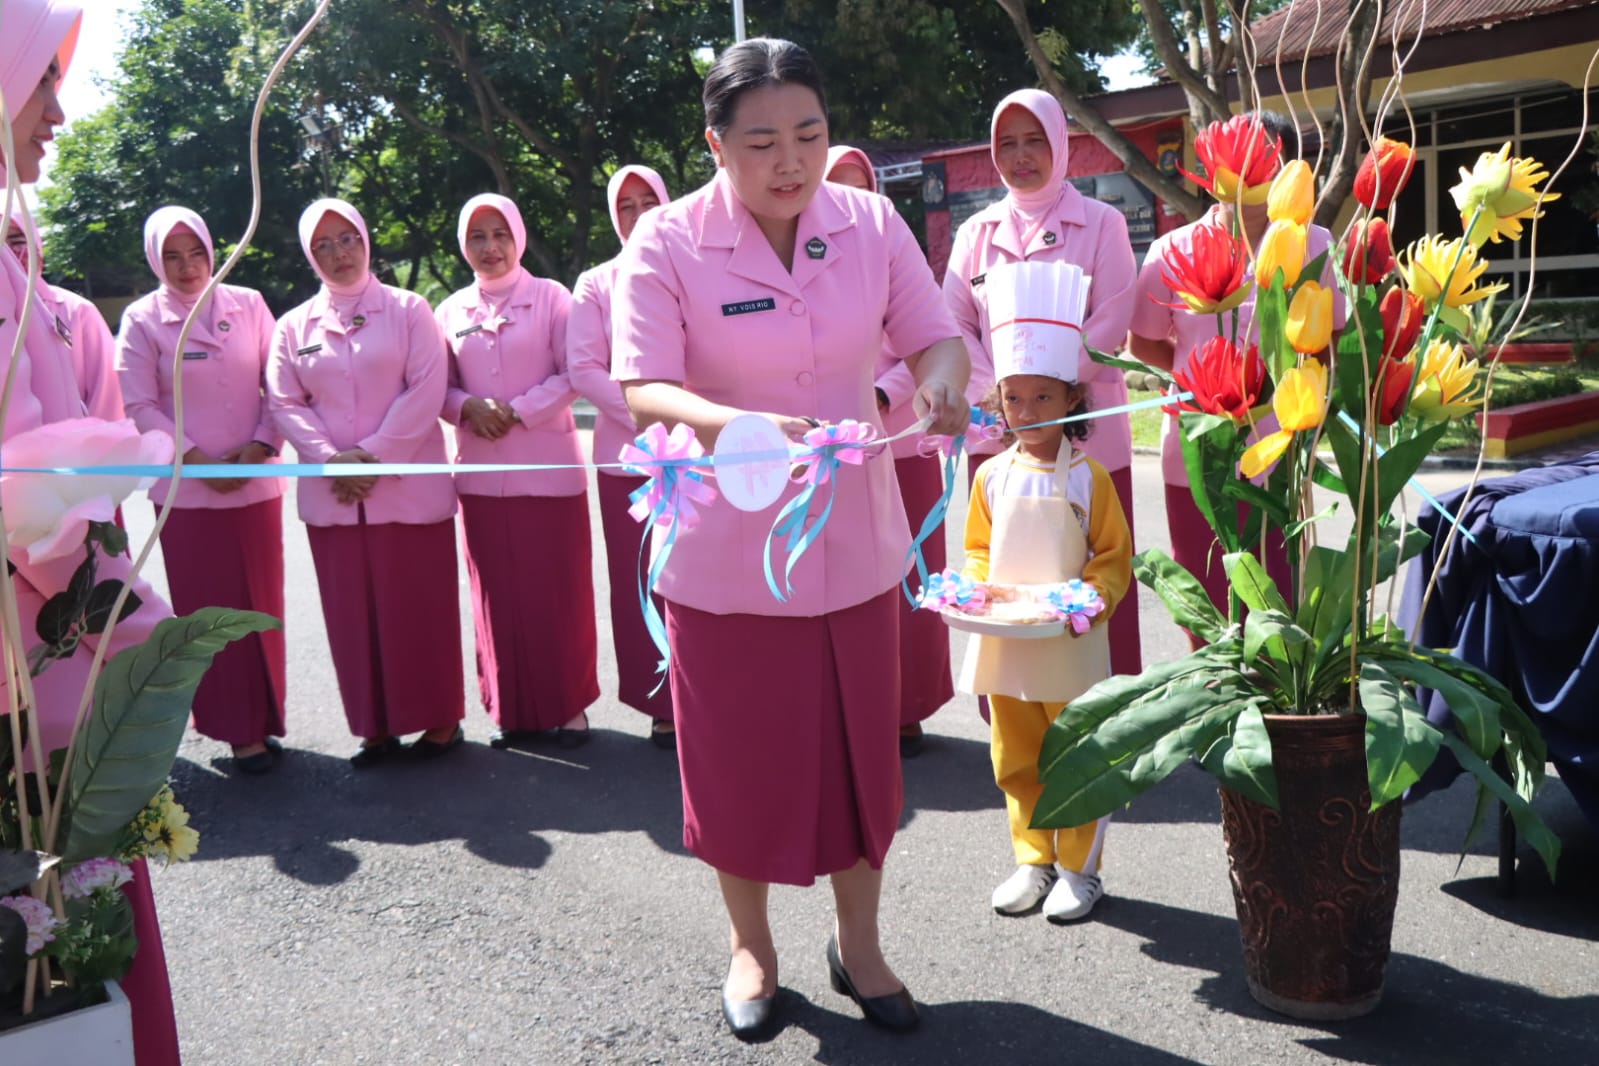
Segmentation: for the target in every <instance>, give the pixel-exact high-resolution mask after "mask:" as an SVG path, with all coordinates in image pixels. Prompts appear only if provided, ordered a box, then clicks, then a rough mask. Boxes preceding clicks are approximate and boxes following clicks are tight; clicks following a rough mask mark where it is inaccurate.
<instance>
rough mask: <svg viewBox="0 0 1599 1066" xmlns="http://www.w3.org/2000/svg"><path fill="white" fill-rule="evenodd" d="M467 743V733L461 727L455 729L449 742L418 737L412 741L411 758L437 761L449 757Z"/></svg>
mask: <svg viewBox="0 0 1599 1066" xmlns="http://www.w3.org/2000/svg"><path fill="white" fill-rule="evenodd" d="M465 742H466V731H465V730H464V729H462V728H461V727H460V726H456V727H455V732H453V733H451V734H450V739H449V740H429V739H428V738H427V737H425V736H421V737H417V738H416V739H415V740H413V741H411V747H410V752H411V757H412V758H414V759H437V758H438V757H439V756H440V755H447V754H449V753H450V752H451V751H454V750H455V749H456V748H459V747H460V746H461V745H462V744H463V743H465Z"/></svg>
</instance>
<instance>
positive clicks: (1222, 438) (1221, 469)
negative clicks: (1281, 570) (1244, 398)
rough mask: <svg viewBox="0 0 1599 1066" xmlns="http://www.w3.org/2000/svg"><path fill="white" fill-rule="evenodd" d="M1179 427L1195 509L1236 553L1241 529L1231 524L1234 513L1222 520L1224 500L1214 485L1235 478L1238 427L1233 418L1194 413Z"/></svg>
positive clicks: (1183, 420) (1183, 417)
mask: <svg viewBox="0 0 1599 1066" xmlns="http://www.w3.org/2000/svg"><path fill="white" fill-rule="evenodd" d="M1179 424H1180V425H1181V427H1182V434H1183V435H1182V448H1183V468H1184V469H1185V470H1186V471H1187V473H1188V488H1189V492H1190V493H1192V495H1193V497H1194V506H1195V507H1196V508H1198V510H1199V514H1200V516H1201V517H1202V518H1204V520H1205V523H1206V524H1207V525H1209V526H1210V528H1211V529H1213V530H1214V531H1215V532H1216V536H1217V537H1218V538H1219V539H1220V540H1221V543H1222V544H1223V545H1224V546H1225V547H1226V548H1227V550H1229V551H1235V550H1237V548H1238V530H1237V529H1236V528H1235V527H1234V524H1233V522H1232V521H1230V519H1231V515H1230V514H1229V515H1227V517H1228V519H1229V521H1225V522H1224V521H1222V520H1221V516H1220V514H1219V512H1218V508H1219V507H1220V506H1221V504H1222V501H1221V500H1217V499H1215V498H1214V497H1213V496H1212V495H1211V491H1210V486H1212V485H1220V484H1222V483H1224V482H1226V481H1230V480H1231V479H1232V477H1233V470H1232V462H1233V460H1232V452H1233V447H1232V446H1233V445H1234V444H1236V442H1237V439H1238V428H1237V427H1236V426H1234V425H1233V423H1232V420H1231V419H1229V418H1224V417H1222V416H1221V415H1203V414H1194V413H1193V412H1191V411H1185V412H1184V413H1183V415H1182V419H1181V422H1180V423H1179Z"/></svg>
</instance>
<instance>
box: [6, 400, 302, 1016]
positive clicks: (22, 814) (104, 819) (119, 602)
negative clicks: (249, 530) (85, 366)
mask: <svg viewBox="0 0 1599 1066" xmlns="http://www.w3.org/2000/svg"><path fill="white" fill-rule="evenodd" d="M3 451H4V459H5V470H6V472H5V474H4V475H3V477H0V512H3V514H0V517H3V519H4V523H3V529H4V533H3V541H0V548H3V551H4V554H5V556H6V558H7V559H8V560H12V559H15V560H18V561H23V562H25V563H26V564H29V565H48V564H50V563H51V562H52V560H54V561H57V562H59V561H61V560H64V559H68V558H71V557H73V556H79V555H81V560H80V561H79V562H78V564H77V566H76V568H75V569H74V570H73V572H72V576H71V580H70V582H69V584H68V586H67V587H66V589H64V590H63V591H61V592H59V593H57V594H56V595H54V596H52V597H51V598H49V599H48V600H46V601H45V602H44V603H43V604H41V605H39V609H38V612H37V617H36V619H35V622H34V627H33V628H34V632H33V633H32V634H25V633H21V632H19V629H20V623H21V619H22V617H23V616H22V615H21V614H20V612H19V606H18V597H17V590H16V587H15V586H14V584H13V582H12V581H9V580H8V581H4V582H0V607H3V609H4V618H5V619H6V620H7V624H6V625H5V626H4V627H3V629H4V633H5V637H6V640H5V649H4V663H5V669H6V671H7V672H6V675H5V676H6V679H7V681H9V684H8V685H6V686H5V692H6V695H5V697H4V699H5V701H6V703H5V705H0V715H4V718H3V719H0V789H3V791H0V1029H5V1028H8V1027H9V1026H11V1025H15V1024H25V1023H27V1022H29V1021H32V1020H33V1019H34V1018H35V1017H38V1016H41V1015H46V1014H53V1013H57V1012H59V1011H61V1010H65V1009H72V1008H74V1007H77V1006H86V1005H89V1004H90V1003H93V1002H96V1001H98V999H99V998H100V997H102V996H103V985H104V982H106V981H108V980H114V979H117V978H120V977H122V976H123V975H125V974H126V973H127V971H128V968H129V967H130V966H131V965H132V962H133V957H134V953H135V951H136V950H137V948H138V944H137V940H136V938H135V937H134V933H133V914H132V909H131V906H130V904H129V903H128V900H127V897H125V896H124V895H123V893H122V892H121V891H120V889H121V887H122V885H124V884H126V883H127V882H128V881H129V880H130V879H131V878H132V877H134V876H135V874H134V868H133V867H132V866H131V865H130V864H132V863H135V862H136V861H137V860H139V859H154V860H156V861H158V862H160V863H162V864H163V865H165V864H167V863H170V862H175V861H181V860H183V859H187V858H188V857H189V856H191V855H193V854H194V851H195V848H196V847H197V846H198V842H199V834H198V832H197V831H196V830H195V829H193V828H192V827H190V826H189V824H188V814H187V812H186V811H185V810H184V809H183V807H182V805H180V804H179V803H178V802H177V800H176V799H175V797H174V796H173V793H172V790H171V788H170V786H169V785H168V784H167V778H168V775H169V774H170V772H171V769H172V764H173V761H174V760H175V759H176V757H177V749H178V744H179V742H180V741H181V740H182V738H183V732H184V729H185V727H186V726H187V723H188V717H189V707H190V704H191V702H192V701H193V697H194V692H195V689H196V688H197V687H198V685H199V683H200V679H201V677H202V675H203V674H204V673H205V671H206V669H207V668H209V666H210V665H211V660H212V659H213V657H214V656H215V655H216V653H217V652H218V651H220V650H221V649H222V648H223V647H224V646H225V645H226V644H228V643H229V642H230V641H232V640H236V639H238V638H239V637H242V636H244V635H245V634H247V633H252V632H259V631H262V630H265V629H269V628H274V627H276V626H278V625H279V624H280V623H279V622H278V621H277V620H276V619H273V618H270V617H268V616H266V615H260V614H256V613H253V612H245V611H233V610H224V609H221V608H206V609H204V610H202V611H198V612H196V613H195V614H193V615H190V616H187V617H185V618H167V619H163V620H162V621H160V622H158V623H156V625H155V626H154V627H153V629H152V630H151V632H150V635H149V636H148V637H147V638H146V639H145V640H144V641H143V642H142V643H140V644H136V645H134V646H131V647H127V648H125V649H124V650H122V651H121V652H120V653H118V654H117V655H115V656H114V657H111V658H110V660H109V662H106V663H105V664H104V669H103V670H102V669H99V666H100V663H101V660H102V659H103V658H104V652H103V650H102V651H101V652H100V653H99V654H97V656H96V658H95V661H94V664H93V665H92V666H91V668H90V671H89V679H88V682H87V686H88V690H87V691H86V693H85V696H84V698H83V699H82V700H81V703H82V706H81V707H80V708H79V711H78V717H77V719H76V720H75V724H74V727H73V728H72V729H71V731H70V733H68V734H67V735H68V736H69V738H70V739H69V743H68V744H67V746H66V747H64V748H57V749H55V750H46V745H45V743H44V740H43V733H42V731H41V724H40V720H39V716H38V715H37V714H36V713H35V707H36V705H35V702H34V695H33V693H34V687H33V684H32V682H33V679H34V678H36V677H38V676H39V675H40V674H41V673H43V672H44V671H46V670H48V669H50V668H51V667H52V665H53V664H57V663H59V662H60V661H62V660H66V659H70V658H72V657H74V656H76V655H80V654H84V655H86V654H87V647H86V646H84V641H85V639H86V638H95V639H96V640H97V641H98V642H99V643H100V645H101V647H102V648H103V647H105V646H106V643H107V642H109V640H110V639H111V636H112V633H113V631H114V629H115V627H116V625H117V623H118V622H120V621H122V620H124V619H127V618H129V617H130V616H133V615H135V613H136V612H138V611H139V610H140V609H141V608H142V607H143V606H144V605H143V604H142V603H141V602H140V599H139V596H138V595H137V594H136V593H134V591H133V589H132V588H131V587H130V586H131V583H132V574H129V575H128V577H127V579H126V580H124V579H121V578H116V577H113V578H104V579H102V578H101V577H100V573H99V572H100V569H101V560H102V558H103V557H110V558H114V557H117V556H120V555H122V554H124V553H126V552H127V550H128V538H127V534H126V533H125V532H124V531H123V530H122V528H121V527H120V526H119V525H118V524H117V523H116V522H115V521H114V518H115V512H116V508H117V506H118V505H119V504H120V503H121V502H122V500H124V499H125V498H126V497H127V496H128V494H129V493H130V492H132V491H133V489H135V488H136V487H138V486H139V484H140V478H138V477H137V476H107V475H100V474H82V473H77V474H54V473H42V472H36V471H41V470H47V469H53V468H61V467H69V468H84V467H96V466H117V465H128V466H135V467H148V466H160V465H163V464H167V463H170V462H171V461H172V453H173V447H172V440H171V438H170V437H167V436H166V435H165V434H161V433H147V434H141V433H139V431H138V430H137V429H136V428H134V426H133V423H132V422H128V421H122V422H102V421H100V420H97V419H82V420H76V421H69V422H59V423H53V424H49V425H45V426H42V427H39V428H37V429H33V430H30V431H28V432H25V433H20V434H18V435H17V436H15V437H13V438H11V439H10V440H7V441H6V442H5V444H4V448H3ZM141 561H142V560H141ZM14 569H15V568H14V567H13V571H14ZM119 570H120V568H119ZM135 570H136V568H135ZM13 634H15V635H16V636H18V637H21V638H23V639H12V638H13ZM35 638H36V639H37V643H33V640H34V639H35ZM54 710H56V712H57V713H59V710H60V709H59V708H56V709H54Z"/></svg>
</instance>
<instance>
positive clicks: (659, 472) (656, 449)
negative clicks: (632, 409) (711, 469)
mask: <svg viewBox="0 0 1599 1066" xmlns="http://www.w3.org/2000/svg"><path fill="white" fill-rule="evenodd" d="M620 458H621V461H622V462H623V463H625V464H627V465H626V469H627V471H628V472H629V473H632V474H641V475H643V476H644V477H647V478H649V481H648V482H647V483H645V485H644V486H643V487H642V488H640V489H638V490H636V491H634V492H633V494H632V495H631V496H630V499H632V501H633V506H631V507H629V508H628V510H627V513H628V514H630V515H632V516H633V518H634V520H635V521H639V522H651V523H654V524H655V525H658V526H670V525H671V524H672V522H673V519H674V518H675V519H676V520H677V522H678V525H679V527H680V528H682V529H693V528H694V526H695V525H696V524H698V523H699V520H700V515H699V510H698V508H699V507H705V506H707V505H709V504H710V502H711V501H712V500H714V499H716V496H717V493H716V490H715V489H714V488H712V487H711V486H709V485H707V484H706V483H705V481H704V474H703V472H702V467H704V466H708V465H709V463H708V462H703V460H704V459H705V449H704V447H703V446H701V444H700V442H699V440H698V439H697V438H696V437H695V436H694V430H693V428H692V427H690V426H689V425H687V424H686V423H683V422H679V423H678V424H677V425H676V426H674V427H672V431H671V432H670V433H668V432H667V431H666V427H665V426H663V425H661V424H660V423H659V422H654V423H651V424H650V425H649V426H648V427H647V428H646V429H645V430H644V432H642V433H640V434H639V435H638V436H637V437H636V438H634V440H633V443H632V444H624V445H623V446H622V453H621V456H620Z"/></svg>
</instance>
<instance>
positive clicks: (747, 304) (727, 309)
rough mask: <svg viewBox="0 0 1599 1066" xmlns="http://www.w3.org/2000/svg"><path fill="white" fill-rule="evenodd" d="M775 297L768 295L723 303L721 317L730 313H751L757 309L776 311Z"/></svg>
mask: <svg viewBox="0 0 1599 1066" xmlns="http://www.w3.org/2000/svg"><path fill="white" fill-rule="evenodd" d="M776 310H777V298H776V297H775V296H768V297H767V298H766V299H764V300H742V301H740V302H739V303H736V304H723V305H722V317H723V318H726V317H729V316H731V315H753V314H755V313H756V312H757V311H776Z"/></svg>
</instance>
